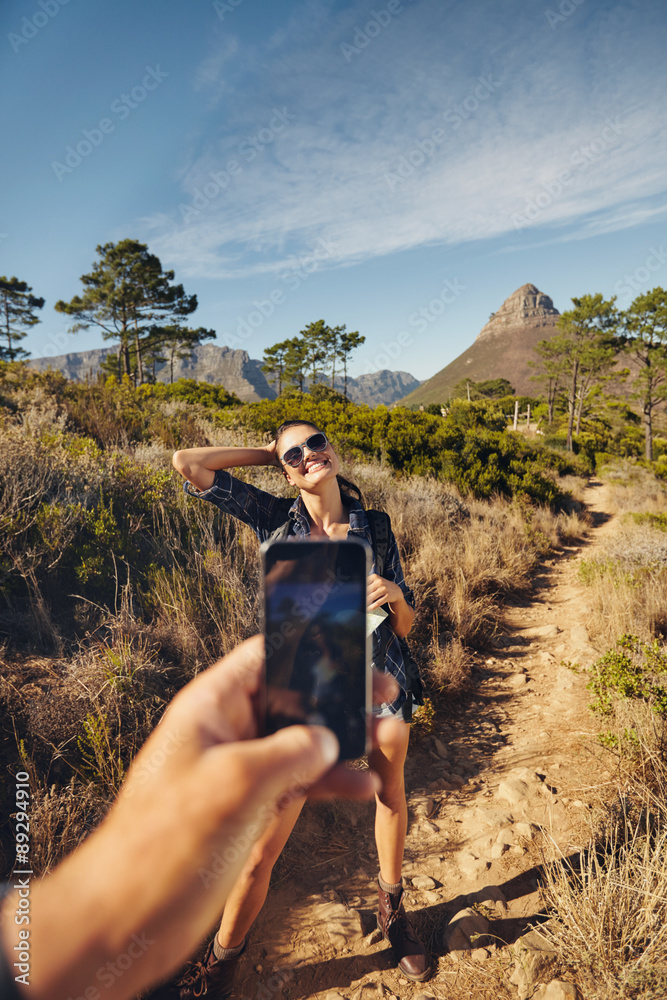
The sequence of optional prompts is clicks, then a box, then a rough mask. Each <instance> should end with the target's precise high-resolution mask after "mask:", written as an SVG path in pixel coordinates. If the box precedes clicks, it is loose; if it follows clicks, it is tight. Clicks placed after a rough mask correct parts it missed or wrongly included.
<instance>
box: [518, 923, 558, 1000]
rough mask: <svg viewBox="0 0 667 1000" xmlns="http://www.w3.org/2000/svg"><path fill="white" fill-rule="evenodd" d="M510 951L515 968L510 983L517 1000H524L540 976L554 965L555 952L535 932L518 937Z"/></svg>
mask: <svg viewBox="0 0 667 1000" xmlns="http://www.w3.org/2000/svg"><path fill="white" fill-rule="evenodd" d="M510 950H511V952H512V954H513V955H514V966H515V967H514V972H513V973H512V975H511V976H510V983H512V985H513V986H516V987H517V988H518V990H519V1000H526V998H527V997H529V996H530V994H531V991H532V989H533V987H534V985H535V983H536V982H537V980H538V979H539V978H540V976H542V975H543V974H544V973H545V972H546V971H547V970H548V969H549V968H550V967H551V966H552V965H553V964H554V963H555V961H556V952H555V951H554V949H553V947H552V945H550V944H549V942H548V941H545V939H544V938H543V937H542V935H541V934H540V933H539V932H538V931H536V930H532V931H528V933H527V934H524V935H523V937H520V938H519V939H518V941H516V942H515V943H514V944H513V945H512V946H511V949H510ZM549 1000H551V998H549Z"/></svg>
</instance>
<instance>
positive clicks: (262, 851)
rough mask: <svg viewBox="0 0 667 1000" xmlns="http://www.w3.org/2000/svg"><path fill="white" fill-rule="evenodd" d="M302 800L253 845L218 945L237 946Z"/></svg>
mask: <svg viewBox="0 0 667 1000" xmlns="http://www.w3.org/2000/svg"><path fill="white" fill-rule="evenodd" d="M406 729H407V726H406ZM305 801H306V800H305V798H298V799H295V800H294V802H292V803H291V804H290V805H289V806H288V807H287V809H285V811H284V812H282V813H281V814H280V816H278V817H277V818H276V819H275V820H274V822H273V823H272V824H271V826H270V827H269V828H268V830H267V831H266V833H265V834H264V836H263V837H262V838H261V839H260V840H258V841H257V843H256V844H255V846H254V847H253V849H252V851H251V853H250V857H249V858H248V861H247V864H246V866H245V868H244V869H243V871H242V872H241V874H240V875H239V877H238V879H237V881H236V884H235V885H234V888H233V889H232V891H231V892H230V894H229V896H228V898H227V902H226V903H225V911H224V913H223V914H222V921H221V923H220V929H219V931H218V944H219V945H220V947H221V948H236V947H238V945H240V944H241V942H242V941H243V939H244V937H245V936H246V934H247V933H248V931H249V930H250V928H251V927H252V925H253V922H254V920H255V918H256V916H257V914H258V913H259V911H260V910H261V909H262V906H263V905H264V900H265V899H266V894H267V892H268V891H269V880H270V878H271V872H272V871H273V866H274V865H275V863H276V861H277V860H278V857H279V856H280V853H281V851H282V849H283V847H284V846H285V844H286V843H287V841H288V839H289V835H290V833H291V832H292V830H293V829H294V824H295V823H296V821H297V819H298V818H299V813H300V812H301V810H302V808H303V804H304V802H305Z"/></svg>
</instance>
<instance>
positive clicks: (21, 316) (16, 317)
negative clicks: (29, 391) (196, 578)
mask: <svg viewBox="0 0 667 1000" xmlns="http://www.w3.org/2000/svg"><path fill="white" fill-rule="evenodd" d="M43 307H44V299H40V298H37V296H36V295H32V288H31V287H30V285H28V283H27V282H25V281H19V279H18V278H7V277H5V276H3V277H1V278H0V330H1V335H2V337H4V338H5V339H6V341H7V346H6V347H4V346H0V361H17V360H20V359H21V358H27V357H28V355H29V353H30V352H29V351H24V350H23V348H22V347H17V346H16V344H17V343H18V341H20V340H23V338H24V337H26V336H27V335H28V330H29V329H30V327H32V326H35V324H36V323H39V322H40V319H39V316H37V315H36V314H35V310H36V309H42V308H43Z"/></svg>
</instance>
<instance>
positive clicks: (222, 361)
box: [28, 344, 420, 406]
mask: <svg viewBox="0 0 667 1000" xmlns="http://www.w3.org/2000/svg"><path fill="white" fill-rule="evenodd" d="M116 351H117V348H115V347H99V348H97V349H96V350H92V351H77V352H73V353H71V354H59V355H57V356H56V357H52V358H31V359H30V360H29V362H28V363H29V364H30V365H31V366H32V367H33V368H36V369H37V370H38V371H46V370H47V369H48V368H52V369H53V370H54V371H60V372H62V373H63V375H65V376H66V377H67V378H69V379H73V380H76V381H80V382H84V381H85V380H86V379H95V378H96V377H97V373H98V371H99V369H100V365H101V364H102V361H103V360H104V359H105V358H106V357H107V356H108V355H109V354H115V353H116ZM155 375H156V379H157V381H158V382H168V381H169V380H170V377H171V370H170V366H169V365H168V364H161V365H156V370H155ZM179 378H193V379H196V380H197V381H199V382H211V383H214V384H216V385H224V387H225V389H227V390H228V391H229V392H234V393H236V395H237V396H238V397H239V399H241V400H242V401H243V402H244V403H253V402H256V401H257V400H259V399H275V398H276V392H275V389H274V388H273V386H272V385H271V384H270V383H269V382H268V381H267V378H266V375H265V374H264V372H263V371H262V362H261V361H257V360H256V359H254V358H251V357H249V355H248V352H247V351H239V350H233V349H232V348H231V347H218V346H217V345H216V344H202V345H200V346H199V347H195V349H194V350H193V352H192V354H191V355H190V357H189V358H183V359H180V360H179V359H176V360H175V361H174V380H176V379H179ZM419 384H420V383H419V381H418V380H417V379H416V378H414V376H412V375H410V374H409V373H408V372H390V371H386V370H382V371H378V372H373V373H372V374H367V375H360V376H359V377H358V378H350V377H349V376H348V379H347V394H348V396H349V398H350V399H351V400H352V401H353V402H354V403H366V404H368V405H369V406H378V405H380V404H384V405H385V406H390V405H391V404H392V403H394V402H396V400H398V399H401V397H403V396H405V394H406V393H408V392H411V391H412V390H413V389H416V388H417V387H418V386H419ZM334 386H335V388H336V389H337V390H338V391H339V392H342V391H343V379H342V378H336V379H335V382H334Z"/></svg>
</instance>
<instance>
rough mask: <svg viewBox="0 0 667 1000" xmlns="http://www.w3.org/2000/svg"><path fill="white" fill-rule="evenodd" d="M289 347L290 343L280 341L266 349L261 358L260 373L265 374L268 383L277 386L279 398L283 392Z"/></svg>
mask: <svg viewBox="0 0 667 1000" xmlns="http://www.w3.org/2000/svg"><path fill="white" fill-rule="evenodd" d="M290 345H291V341H289V340H281V341H280V343H279V344H274V345H273V347H267V348H266V349H265V351H264V357H263V358H262V361H263V362H264V364H263V365H262V371H263V372H266V374H267V376H268V381H269V382H271V383H272V384H273V385H277V386H278V388H277V393H278V395H279V396H280V394H281V393H282V391H283V379H284V376H285V368H286V366H287V365H288V361H289V357H290Z"/></svg>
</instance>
